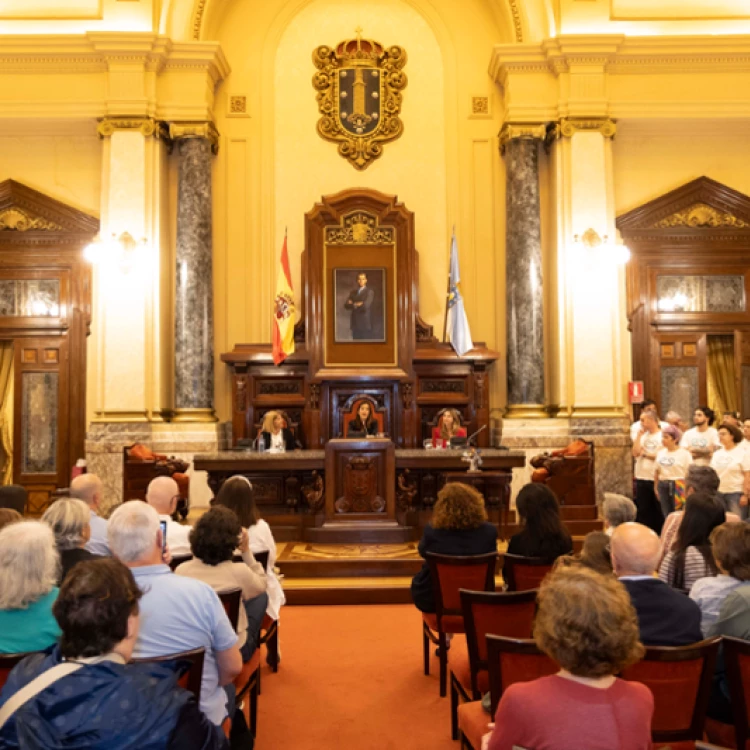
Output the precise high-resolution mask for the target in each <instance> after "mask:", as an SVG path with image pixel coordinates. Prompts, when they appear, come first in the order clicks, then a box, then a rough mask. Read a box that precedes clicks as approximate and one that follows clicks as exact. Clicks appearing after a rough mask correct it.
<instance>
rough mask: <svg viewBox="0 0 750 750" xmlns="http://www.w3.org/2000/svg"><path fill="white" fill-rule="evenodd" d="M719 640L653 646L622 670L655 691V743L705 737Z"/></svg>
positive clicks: (687, 740)
mask: <svg viewBox="0 0 750 750" xmlns="http://www.w3.org/2000/svg"><path fill="white" fill-rule="evenodd" d="M720 642H721V639H720V638H711V639H709V640H705V641H700V643H694V644H691V645H689V646H677V647H674V646H650V647H648V648H647V649H646V655H645V657H644V658H643V659H642V660H641V661H639V662H638V663H637V664H634V665H633V666H632V667H628V668H627V669H626V670H625V671H624V672H623V673H622V675H621V677H623V678H624V679H626V680H633V681H634V682H640V683H643V684H644V685H646V687H648V688H649V689H650V690H651V692H652V693H653V695H654V717H653V720H652V722H651V737H652V739H653V741H654V747H657V745H659V744H660V743H666V745H668V744H669V743H676V742H695V741H697V740H702V739H703V728H704V724H705V721H706V710H707V709H708V701H709V698H710V696H711V681H712V678H713V674H714V665H715V664H716V656H717V653H718V650H719V643H720Z"/></svg>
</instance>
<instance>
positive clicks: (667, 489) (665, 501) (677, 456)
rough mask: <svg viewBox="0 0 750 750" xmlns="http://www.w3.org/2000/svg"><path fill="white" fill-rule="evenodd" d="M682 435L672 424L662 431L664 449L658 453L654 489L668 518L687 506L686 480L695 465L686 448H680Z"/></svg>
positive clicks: (660, 449)
mask: <svg viewBox="0 0 750 750" xmlns="http://www.w3.org/2000/svg"><path fill="white" fill-rule="evenodd" d="M681 439H682V433H681V432H680V430H679V429H678V428H677V427H675V426H674V425H672V424H670V425H668V426H667V427H665V428H664V429H663V430H662V431H661V441H662V447H661V448H659V450H658V451H657V453H656V469H655V471H654V489H655V490H656V495H657V497H658V498H659V503H660V504H661V512H662V513H663V514H664V518H666V517H667V516H668V515H669V514H670V513H672V512H674V510H675V509H677V508H681V507H682V506H683V505H684V504H685V478H686V477H687V472H688V469H689V468H690V465H691V464H692V463H693V457H692V456H691V455H690V452H689V451H688V450H687V449H686V448H680V440H681Z"/></svg>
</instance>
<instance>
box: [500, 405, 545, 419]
mask: <svg viewBox="0 0 750 750" xmlns="http://www.w3.org/2000/svg"><path fill="white" fill-rule="evenodd" d="M504 418H505V419H549V411H548V409H547V407H546V406H545V405H544V404H508V406H507V407H506V409H505V415H504Z"/></svg>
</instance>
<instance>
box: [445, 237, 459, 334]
mask: <svg viewBox="0 0 750 750" xmlns="http://www.w3.org/2000/svg"><path fill="white" fill-rule="evenodd" d="M455 236H456V225H455V224H454V225H453V235H452V236H451V250H452V249H453V237H455ZM450 296H451V251H449V252H448V288H447V290H446V292H445V315H444V316H443V343H445V339H446V338H447V336H448V301H449V298H450Z"/></svg>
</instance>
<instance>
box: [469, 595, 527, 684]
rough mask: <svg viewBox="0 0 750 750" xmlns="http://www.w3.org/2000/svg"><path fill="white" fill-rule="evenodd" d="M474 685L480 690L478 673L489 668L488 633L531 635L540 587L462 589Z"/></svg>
mask: <svg viewBox="0 0 750 750" xmlns="http://www.w3.org/2000/svg"><path fill="white" fill-rule="evenodd" d="M459 593H460V595H461V607H462V609H463V613H464V625H465V629H466V644H467V646H468V650H469V667H470V670H471V688H472V691H473V692H474V693H475V694H476V693H478V692H479V686H478V684H477V675H478V673H479V672H480V671H482V670H486V669H487V635H502V636H505V637H506V638H531V631H532V627H533V622H534V613H535V611H536V594H537V592H536V591H514V592H504V591H502V592H501V591H498V592H487V591H466V590H465V589H461V591H460V592H459Z"/></svg>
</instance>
